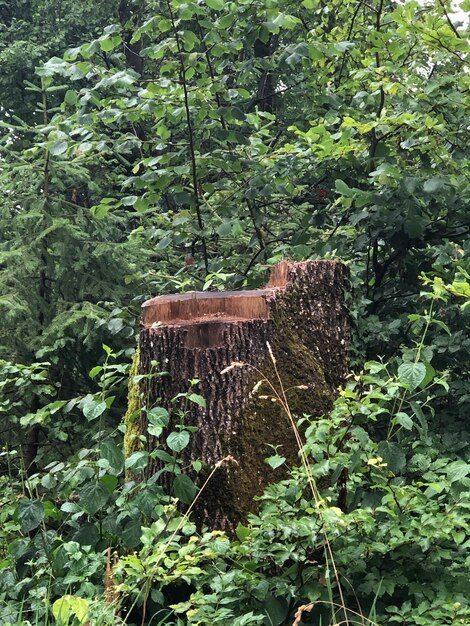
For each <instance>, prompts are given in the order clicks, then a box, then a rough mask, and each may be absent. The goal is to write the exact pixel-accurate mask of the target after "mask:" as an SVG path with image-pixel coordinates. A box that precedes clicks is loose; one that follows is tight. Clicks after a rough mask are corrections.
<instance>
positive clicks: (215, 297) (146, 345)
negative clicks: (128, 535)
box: [139, 261, 350, 530]
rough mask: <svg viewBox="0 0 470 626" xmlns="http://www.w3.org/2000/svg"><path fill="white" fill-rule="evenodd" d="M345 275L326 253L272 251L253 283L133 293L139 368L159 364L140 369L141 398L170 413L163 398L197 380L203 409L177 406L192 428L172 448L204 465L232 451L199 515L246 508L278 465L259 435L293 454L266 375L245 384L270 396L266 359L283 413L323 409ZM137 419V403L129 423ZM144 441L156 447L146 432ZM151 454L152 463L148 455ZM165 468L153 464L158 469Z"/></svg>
mask: <svg viewBox="0 0 470 626" xmlns="http://www.w3.org/2000/svg"><path fill="white" fill-rule="evenodd" d="M346 283H347V269H346V267H345V266H344V265H343V264H341V263H339V262H336V261H311V262H304V263H290V262H282V263H280V264H279V265H277V266H276V268H275V269H274V271H273V273H272V275H271V278H270V280H269V282H268V284H267V286H266V287H265V288H264V289H259V290H255V291H241V292H207V293H206V292H204V293H190V294H182V295H172V296H160V297H157V298H153V299H152V300H149V301H148V302H145V303H144V305H143V307H142V325H141V333H140V368H139V369H140V373H141V374H148V373H149V372H151V371H152V368H153V371H154V370H155V361H156V362H157V363H158V369H159V370H160V371H165V372H167V375H165V376H156V377H150V378H146V379H143V382H142V383H141V385H142V388H141V391H142V397H144V398H146V404H147V407H151V406H155V405H157V406H164V407H166V408H167V409H168V410H169V411H170V413H171V411H172V410H173V412H174V408H175V403H174V402H172V399H173V398H174V397H175V396H176V395H177V394H178V393H184V392H186V391H187V390H188V387H189V384H190V383H189V381H190V380H192V379H198V381H199V382H198V383H197V386H196V388H195V389H194V391H195V392H196V393H198V394H200V395H201V396H203V397H204V398H205V400H206V408H202V407H200V406H198V405H197V404H193V403H190V405H189V406H188V413H187V415H186V418H185V419H186V424H190V425H193V426H197V427H198V431H197V432H196V433H195V434H193V435H192V438H191V441H190V444H189V446H188V447H187V448H186V449H185V450H184V451H183V452H182V455H183V461H184V463H183V465H184V467H187V466H189V467H190V464H191V462H192V461H195V460H196V459H200V460H202V462H203V464H204V466H205V467H207V468H209V470H208V471H210V469H212V468H213V467H214V465H215V464H216V463H217V462H219V461H221V459H223V458H224V457H227V456H228V455H230V456H231V457H233V459H235V461H236V464H235V463H224V464H223V465H222V466H221V467H220V468H219V469H218V470H217V472H216V473H215V474H214V476H213V478H212V479H211V481H210V483H209V485H208V487H207V488H206V489H205V491H204V493H203V495H202V496H201V499H200V504H199V505H198V507H197V514H198V516H199V519H200V521H202V522H204V523H207V524H209V525H210V526H211V527H213V528H214V527H218V528H225V529H228V530H233V528H234V526H235V525H236V524H237V522H239V521H242V520H243V519H245V517H246V514H247V513H248V512H250V511H254V510H255V505H254V503H253V497H254V496H256V495H260V494H261V493H262V491H263V489H264V487H265V486H266V485H267V484H268V483H269V482H272V481H274V480H280V479H282V478H283V477H284V476H285V470H283V469H282V468H281V469H277V470H275V471H273V470H271V468H270V467H269V466H268V465H267V464H266V463H265V461H264V459H265V458H266V457H267V456H270V455H272V454H273V448H272V447H271V446H279V454H282V455H283V456H285V457H286V458H287V462H288V464H296V463H297V462H298V448H297V444H296V441H295V437H294V433H293V432H292V428H291V425H290V423H289V420H288V417H287V415H286V413H285V411H284V410H283V409H282V406H281V404H280V402H279V401H271V399H270V398H268V399H266V396H272V395H273V393H272V392H271V391H270V389H269V386H268V384H267V383H266V382H265V383H263V384H262V385H261V386H260V387H259V389H256V390H255V392H254V391H253V390H254V387H255V386H256V384H257V382H258V381H259V380H261V379H262V377H266V378H267V379H268V380H269V381H271V382H272V383H273V385H274V386H275V387H276V388H277V389H278V391H279V393H281V395H282V391H281V389H280V384H279V382H278V380H277V374H276V371H275V369H277V371H278V372H279V375H280V378H281V380H282V387H283V389H284V391H285V393H286V397H287V400H288V403H289V406H290V410H291V412H292V414H293V415H294V417H301V416H302V415H303V414H309V415H314V416H315V415H317V416H318V415H320V414H322V413H324V412H325V411H328V410H329V409H330V407H331V405H332V402H333V400H334V397H335V395H336V390H337V387H338V386H339V385H340V384H341V383H342V382H343V380H344V377H345V375H346V373H347V367H348V365H347V351H348V347H349V343H350V330H349V322H348V316H347V312H346V309H345V304H344V289H345V287H346ZM273 358H274V359H275V362H274V361H273ZM234 363H235V364H236V365H233V366H232V367H231V365H232V364H234ZM299 387H300V389H299ZM263 396H264V398H263ZM146 429H147V423H146V418H145V412H144V411H142V413H141V418H140V423H139V431H140V433H142V434H146V432H147V430H146ZM160 445H161V444H160ZM148 446H149V450H153V449H154V448H155V447H156V442H155V441H154V440H153V441H152V438H151V437H148ZM153 463H154V464H153V466H152V468H151V472H153V473H155V472H156V471H158V469H159V468H160V466H159V462H158V460H155V461H153ZM206 475H207V474H206ZM165 476H167V477H168V478H167V479H165V478H164V477H165ZM192 477H193V478H194V476H192ZM170 478H171V477H169V475H168V474H163V475H162V476H161V477H160V480H162V481H164V480H170ZM200 480H201V477H199V481H200Z"/></svg>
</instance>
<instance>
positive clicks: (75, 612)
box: [52, 595, 90, 626]
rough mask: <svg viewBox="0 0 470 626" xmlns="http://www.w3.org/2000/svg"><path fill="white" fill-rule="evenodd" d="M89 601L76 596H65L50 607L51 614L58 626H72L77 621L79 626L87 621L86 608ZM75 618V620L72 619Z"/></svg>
mask: <svg viewBox="0 0 470 626" xmlns="http://www.w3.org/2000/svg"><path fill="white" fill-rule="evenodd" d="M89 604H90V600H87V599H86V598H79V597H78V596H71V595H65V596H62V597H61V598H59V599H58V600H56V601H55V602H54V604H53V605H52V614H53V615H54V617H55V620H56V622H57V624H58V625H59V626H72V623H73V624H76V623H77V621H78V626H81V625H82V624H84V623H85V622H86V621H88V607H89ZM73 618H75V619H73Z"/></svg>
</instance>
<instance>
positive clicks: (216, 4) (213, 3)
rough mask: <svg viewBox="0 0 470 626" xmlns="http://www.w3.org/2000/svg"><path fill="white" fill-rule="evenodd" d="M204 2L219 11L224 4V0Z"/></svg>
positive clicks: (207, 0)
mask: <svg viewBox="0 0 470 626" xmlns="http://www.w3.org/2000/svg"><path fill="white" fill-rule="evenodd" d="M206 4H207V6H208V7H209V8H210V9H214V11H221V10H222V9H223V8H224V6H225V0H206Z"/></svg>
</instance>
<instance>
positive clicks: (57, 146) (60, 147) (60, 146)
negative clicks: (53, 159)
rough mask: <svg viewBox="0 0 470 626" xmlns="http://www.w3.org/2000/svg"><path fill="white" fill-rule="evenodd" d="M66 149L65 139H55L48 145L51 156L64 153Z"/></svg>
mask: <svg viewBox="0 0 470 626" xmlns="http://www.w3.org/2000/svg"><path fill="white" fill-rule="evenodd" d="M66 150H67V142H66V141H56V142H55V143H53V144H52V145H51V146H50V147H49V152H50V153H51V154H52V156H59V155H60V154H64V152H65V151H66Z"/></svg>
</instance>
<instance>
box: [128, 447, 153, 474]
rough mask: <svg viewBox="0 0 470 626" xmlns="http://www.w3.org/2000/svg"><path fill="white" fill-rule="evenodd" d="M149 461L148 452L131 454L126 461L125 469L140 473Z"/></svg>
mask: <svg viewBox="0 0 470 626" xmlns="http://www.w3.org/2000/svg"><path fill="white" fill-rule="evenodd" d="M149 459H150V456H149V453H148V452H144V451H139V452H133V453H132V454H131V456H130V457H129V458H127V459H126V464H125V465H126V469H132V470H134V471H135V472H142V471H143V470H144V469H146V468H147V465H148V463H149Z"/></svg>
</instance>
